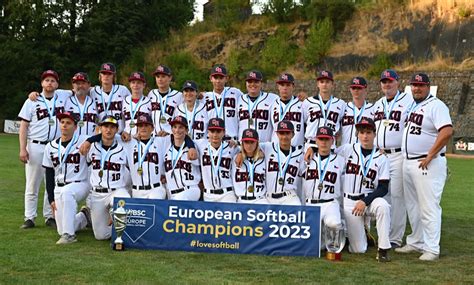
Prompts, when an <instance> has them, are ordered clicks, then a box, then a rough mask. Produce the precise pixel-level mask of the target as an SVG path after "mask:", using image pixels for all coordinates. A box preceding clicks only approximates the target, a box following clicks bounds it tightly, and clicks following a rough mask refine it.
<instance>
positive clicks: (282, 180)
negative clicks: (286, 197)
mask: <svg viewBox="0 0 474 285" xmlns="http://www.w3.org/2000/svg"><path fill="white" fill-rule="evenodd" d="M283 182H284V179H283V178H282V177H280V178H278V184H280V185H283Z"/></svg>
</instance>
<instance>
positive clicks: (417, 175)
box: [396, 73, 453, 261]
mask: <svg viewBox="0 0 474 285" xmlns="http://www.w3.org/2000/svg"><path fill="white" fill-rule="evenodd" d="M410 84H411V91H412V94H413V98H414V99H415V101H414V102H413V104H412V105H410V107H409V109H408V110H409V111H408V112H409V114H408V122H407V125H406V126H405V130H404V132H403V144H402V147H403V154H404V156H405V160H404V161H403V177H404V180H403V187H404V190H405V192H404V193H405V202H406V207H407V210H408V217H409V220H410V225H411V228H412V233H411V234H410V235H409V236H407V245H406V246H404V247H402V248H398V249H397V250H396V251H397V252H412V251H418V252H421V251H423V252H424V253H423V255H421V256H420V259H421V260H425V261H433V260H436V259H438V258H439V251H440V248H439V241H440V238H441V206H440V201H441V195H442V193H443V188H444V183H445V181H446V167H447V166H446V157H445V153H446V144H447V143H448V141H449V139H450V138H451V136H452V134H453V127H452V123H451V117H450V116H449V109H448V107H447V106H446V105H445V104H444V103H443V102H442V101H441V100H439V99H438V98H436V97H434V96H433V95H430V79H429V77H428V76H427V75H426V74H424V73H418V74H415V75H413V77H412V79H411V82H410Z"/></svg>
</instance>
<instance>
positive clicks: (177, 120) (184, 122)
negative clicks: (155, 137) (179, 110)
mask: <svg viewBox="0 0 474 285" xmlns="http://www.w3.org/2000/svg"><path fill="white" fill-rule="evenodd" d="M176 124H181V125H183V126H185V127H186V128H187V127H188V120H186V118H185V117H183V116H176V117H174V119H173V120H172V121H171V122H170V125H171V126H174V125H176Z"/></svg>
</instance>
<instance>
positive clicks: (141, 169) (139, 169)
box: [137, 166, 143, 176]
mask: <svg viewBox="0 0 474 285" xmlns="http://www.w3.org/2000/svg"><path fill="white" fill-rule="evenodd" d="M137 172H138V175H140V176H141V175H142V174H143V168H142V167H141V166H140V167H138V169H137Z"/></svg>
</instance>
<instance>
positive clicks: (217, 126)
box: [207, 118, 225, 130]
mask: <svg viewBox="0 0 474 285" xmlns="http://www.w3.org/2000/svg"><path fill="white" fill-rule="evenodd" d="M207 129H208V130H225V122H224V120H222V119H221V118H212V119H210V120H209V123H208V124H207Z"/></svg>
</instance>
